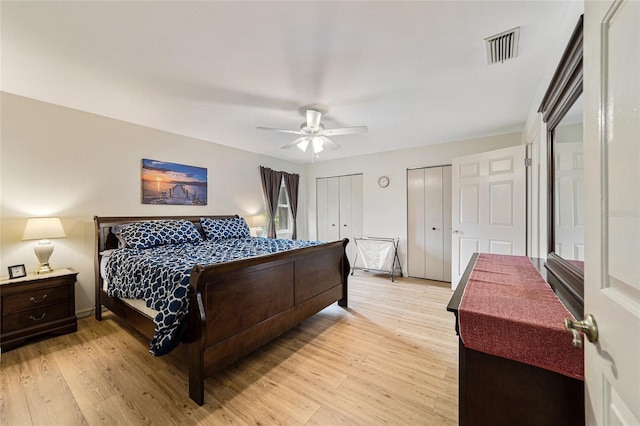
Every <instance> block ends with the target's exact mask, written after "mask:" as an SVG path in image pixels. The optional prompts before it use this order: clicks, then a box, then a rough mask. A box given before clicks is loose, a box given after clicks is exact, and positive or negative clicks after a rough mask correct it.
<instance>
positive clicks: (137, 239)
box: [120, 219, 202, 249]
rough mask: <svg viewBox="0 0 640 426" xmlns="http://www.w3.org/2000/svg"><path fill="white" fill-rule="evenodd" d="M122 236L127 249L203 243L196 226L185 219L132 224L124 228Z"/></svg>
mask: <svg viewBox="0 0 640 426" xmlns="http://www.w3.org/2000/svg"><path fill="white" fill-rule="evenodd" d="M120 236H121V237H122V239H123V240H124V242H125V243H126V244H127V247H131V248H137V249H143V248H149V247H156V246H162V245H165V244H180V243H197V242H200V241H202V236H201V235H200V233H199V232H198V229H196V226H195V225H194V224H193V223H192V222H190V221H188V220H184V219H182V220H150V221H148V222H136V223H131V224H129V225H127V226H125V227H124V228H122V231H121V232H120Z"/></svg>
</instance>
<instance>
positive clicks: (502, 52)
mask: <svg viewBox="0 0 640 426" xmlns="http://www.w3.org/2000/svg"><path fill="white" fill-rule="evenodd" d="M519 39H520V27H518V28H514V29H512V30H509V31H505V32H503V33H500V34H496V35H494V36H491V37H487V38H485V39H484V45H485V51H486V52H487V65H491V64H497V63H498V62H500V63H502V62H504V61H507V60H509V59H513V58H515V57H516V56H518V40H519Z"/></svg>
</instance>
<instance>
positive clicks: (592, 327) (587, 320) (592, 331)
mask: <svg viewBox="0 0 640 426" xmlns="http://www.w3.org/2000/svg"><path fill="white" fill-rule="evenodd" d="M564 328H565V329H567V330H568V331H571V332H572V333H573V342H572V344H573V346H574V347H576V348H581V347H582V339H581V338H580V334H579V333H578V332H579V331H581V332H583V333H584V334H585V336H587V339H589V341H590V342H591V343H596V342H597V341H598V324H597V323H596V319H595V318H594V317H593V315H591V314H587V315H585V316H584V319H583V320H582V321H574V320H572V319H569V318H565V319H564Z"/></svg>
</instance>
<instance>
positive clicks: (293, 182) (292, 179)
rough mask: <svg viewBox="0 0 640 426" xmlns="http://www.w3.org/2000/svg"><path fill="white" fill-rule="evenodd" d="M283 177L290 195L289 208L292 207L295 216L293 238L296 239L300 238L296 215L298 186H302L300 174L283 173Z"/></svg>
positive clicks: (292, 213) (292, 214)
mask: <svg viewBox="0 0 640 426" xmlns="http://www.w3.org/2000/svg"><path fill="white" fill-rule="evenodd" d="M283 177H284V187H285V189H286V190H287V196H288V197H289V208H290V209H291V216H292V217H293V233H292V234H291V239H292V240H295V239H297V238H298V227H297V225H296V217H297V216H298V187H299V186H300V175H297V174H295V173H293V174H290V173H283Z"/></svg>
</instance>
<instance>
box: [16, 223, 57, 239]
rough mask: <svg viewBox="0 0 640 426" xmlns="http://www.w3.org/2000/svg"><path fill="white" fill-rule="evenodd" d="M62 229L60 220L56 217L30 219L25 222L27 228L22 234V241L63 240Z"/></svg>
mask: <svg viewBox="0 0 640 426" xmlns="http://www.w3.org/2000/svg"><path fill="white" fill-rule="evenodd" d="M64 237H66V235H65V233H64V228H62V223H61V222H60V218H57V217H32V218H30V219H28V220H27V226H26V227H25V228H24V234H22V239H23V240H48V239H51V238H64Z"/></svg>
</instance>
